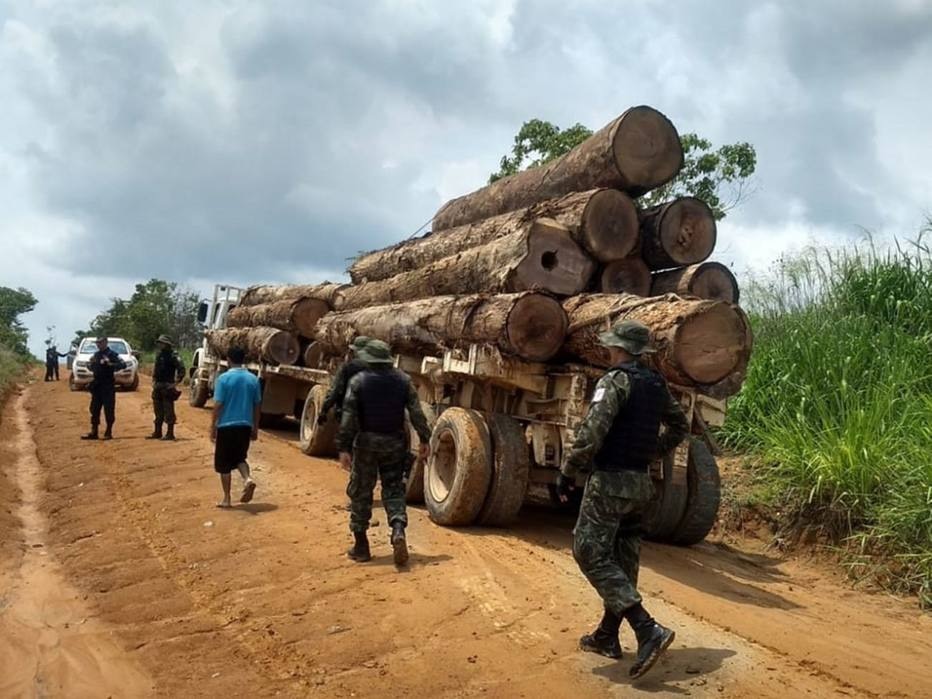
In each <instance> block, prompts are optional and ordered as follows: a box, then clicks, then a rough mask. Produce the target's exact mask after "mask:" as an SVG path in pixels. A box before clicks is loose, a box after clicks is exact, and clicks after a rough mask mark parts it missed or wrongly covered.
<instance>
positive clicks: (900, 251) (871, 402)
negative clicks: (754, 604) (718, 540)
mask: <svg viewBox="0 0 932 699" xmlns="http://www.w3.org/2000/svg"><path fill="white" fill-rule="evenodd" d="M745 299H746V300H747V301H748V303H747V307H748V310H749V312H750V315H751V321H752V324H753V327H754V334H755V345H754V353H753V356H752V361H751V365H750V369H749V373H748V377H747V381H746V382H745V385H744V388H743V390H742V391H741V393H740V394H739V395H738V396H737V397H736V398H735V399H734V400H733V401H732V402H731V404H730V406H729V414H728V419H727V421H726V423H725V426H724V427H723V429H722V437H723V439H724V441H725V443H726V444H728V445H729V446H730V447H732V448H734V449H737V450H740V451H744V452H749V453H752V454H753V455H754V456H755V457H756V458H755V461H756V462H758V463H759V465H758V466H757V468H758V469H760V470H761V473H760V474H759V475H761V476H763V478H762V479H761V482H762V483H766V486H761V495H760V497H761V498H763V499H766V500H768V501H769V502H770V503H771V504H773V505H779V507H780V510H781V511H782V512H783V513H784V514H785V516H786V520H785V521H784V522H783V523H782V524H783V525H784V526H785V528H786V530H787V531H792V530H794V529H795V530H797V531H802V530H803V529H804V528H811V527H813V526H816V527H818V528H820V529H821V531H822V533H823V535H824V536H825V537H826V538H827V539H828V540H829V541H832V542H834V543H836V544H839V545H840V546H841V550H842V554H843V558H844V560H845V562H846V565H847V566H848V567H849V570H850V572H851V574H852V575H853V576H855V577H857V578H859V579H869V580H871V581H873V582H877V583H880V584H881V585H883V586H884V587H886V588H887V589H890V590H893V591H897V592H912V593H917V594H918V595H919V596H920V599H921V601H922V603H923V604H924V605H926V606H932V252H930V248H929V247H928V246H927V245H926V244H924V243H923V239H922V237H921V236H920V238H919V240H918V241H917V242H915V243H911V244H909V245H906V246H903V247H899V246H898V247H896V248H895V249H890V250H879V249H877V248H876V247H874V246H873V245H872V244H871V243H870V242H868V243H866V244H863V245H860V246H857V247H855V248H853V249H849V250H847V251H842V252H835V251H830V250H824V249H823V250H817V249H811V250H808V251H806V252H805V253H804V254H801V255H799V256H796V257H793V258H790V259H784V260H782V261H781V263H780V264H779V265H778V268H777V271H776V273H775V274H774V275H773V276H772V277H771V278H769V279H766V280H757V281H755V282H753V283H752V284H751V285H750V287H749V288H748V289H747V294H746V295H745Z"/></svg>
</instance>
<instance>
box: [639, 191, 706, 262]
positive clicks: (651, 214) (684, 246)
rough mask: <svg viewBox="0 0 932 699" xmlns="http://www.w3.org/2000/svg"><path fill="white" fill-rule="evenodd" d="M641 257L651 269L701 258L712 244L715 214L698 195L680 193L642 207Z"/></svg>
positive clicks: (697, 260)
mask: <svg viewBox="0 0 932 699" xmlns="http://www.w3.org/2000/svg"><path fill="white" fill-rule="evenodd" d="M639 216H640V218H641V257H643V258H644V261H645V262H646V263H647V266H648V267H650V268H651V269H669V268H671V267H682V266H683V265H691V264H695V263H696V262H702V261H703V260H704V259H706V258H707V257H708V256H709V255H711V254H712V250H713V249H714V248H715V237H716V229H715V216H714V215H713V214H712V209H710V208H709V205H708V204H706V203H705V202H704V201H702V200H701V199H696V198H695V197H680V198H679V199H674V200H673V201H668V202H666V203H665V204H659V205H657V206H652V207H651V208H649V209H644V210H643V211H641V212H640V214H639Z"/></svg>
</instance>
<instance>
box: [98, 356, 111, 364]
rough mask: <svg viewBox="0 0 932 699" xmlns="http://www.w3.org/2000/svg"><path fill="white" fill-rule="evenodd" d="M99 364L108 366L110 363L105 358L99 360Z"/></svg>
mask: <svg viewBox="0 0 932 699" xmlns="http://www.w3.org/2000/svg"><path fill="white" fill-rule="evenodd" d="M100 363H101V364H109V363H110V360H109V359H107V358H106V357H101V358H100Z"/></svg>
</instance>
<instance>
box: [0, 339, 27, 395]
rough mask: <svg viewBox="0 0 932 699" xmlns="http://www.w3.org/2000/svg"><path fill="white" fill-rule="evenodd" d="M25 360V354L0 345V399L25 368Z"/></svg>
mask: <svg viewBox="0 0 932 699" xmlns="http://www.w3.org/2000/svg"><path fill="white" fill-rule="evenodd" d="M27 362H28V358H27V356H26V355H24V354H22V353H18V352H14V351H13V350H11V349H8V348H6V347H4V346H2V345H0V401H2V399H3V398H4V397H5V395H6V389H7V388H8V387H9V386H10V384H12V383H13V382H14V381H15V380H16V379H17V377H19V375H20V374H21V373H22V372H23V370H24V369H25V368H26V364H27Z"/></svg>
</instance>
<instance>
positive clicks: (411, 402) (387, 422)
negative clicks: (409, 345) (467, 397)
mask: <svg viewBox="0 0 932 699" xmlns="http://www.w3.org/2000/svg"><path fill="white" fill-rule="evenodd" d="M357 356H358V357H359V359H361V360H362V361H364V362H365V363H366V365H367V367H368V368H367V369H366V370H364V371H362V372H360V373H358V374H356V375H355V376H354V377H353V378H352V379H351V380H350V383H349V388H348V390H347V393H346V399H345V400H344V401H343V419H342V421H341V422H340V433H339V436H338V437H337V446H338V447H339V450H340V461H341V463H342V464H343V467H344V468H347V469H349V470H350V480H349V485H348V486H347V487H346V494H347V495H348V496H349V497H350V500H351V507H350V530H351V531H352V532H353V537H354V539H355V544H354V546H353V548H351V549H350V550H349V557H350V558H352V559H353V560H355V561H359V562H364V561H368V560H369V559H370V558H371V557H372V556H371V554H370V552H369V539H368V538H367V537H366V530H367V529H368V528H369V520H370V519H371V517H372V492H373V490H374V489H375V482H376V480H377V479H381V481H382V504H383V505H384V506H385V512H386V514H387V516H388V523H389V524H390V525H391V544H392V549H393V553H394V559H395V563H396V565H404V564H405V563H406V562H407V561H408V545H407V541H406V540H405V527H406V526H407V524H408V514H407V512H406V511H405V490H406V487H405V479H406V478H407V476H408V472H409V471H410V469H411V464H412V458H411V456H412V455H411V452H410V451H409V448H408V439H407V437H406V436H405V431H404V421H405V409H407V411H408V419H409V420H410V421H411V426H412V427H413V428H414V430H415V431H416V432H417V435H418V438H419V439H420V441H421V447H420V456H421V458H425V459H426V458H427V456H428V453H429V450H430V448H429V446H428V442H429V441H430V428H429V427H428V426H427V419H426V418H425V417H424V412H423V411H422V410H421V403H420V401H419V400H418V397H417V392H416V391H415V389H414V386H413V385H412V383H411V379H410V378H409V377H408V376H407V374H405V373H404V372H402V371H399V370H398V369H395V368H394V367H393V366H392V355H391V349H390V348H389V346H388V345H387V344H385V343H384V342H382V341H381V340H369V342H368V344H366V346H365V347H363V348H362V349H360V350H358V351H357ZM351 454H352V456H351Z"/></svg>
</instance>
